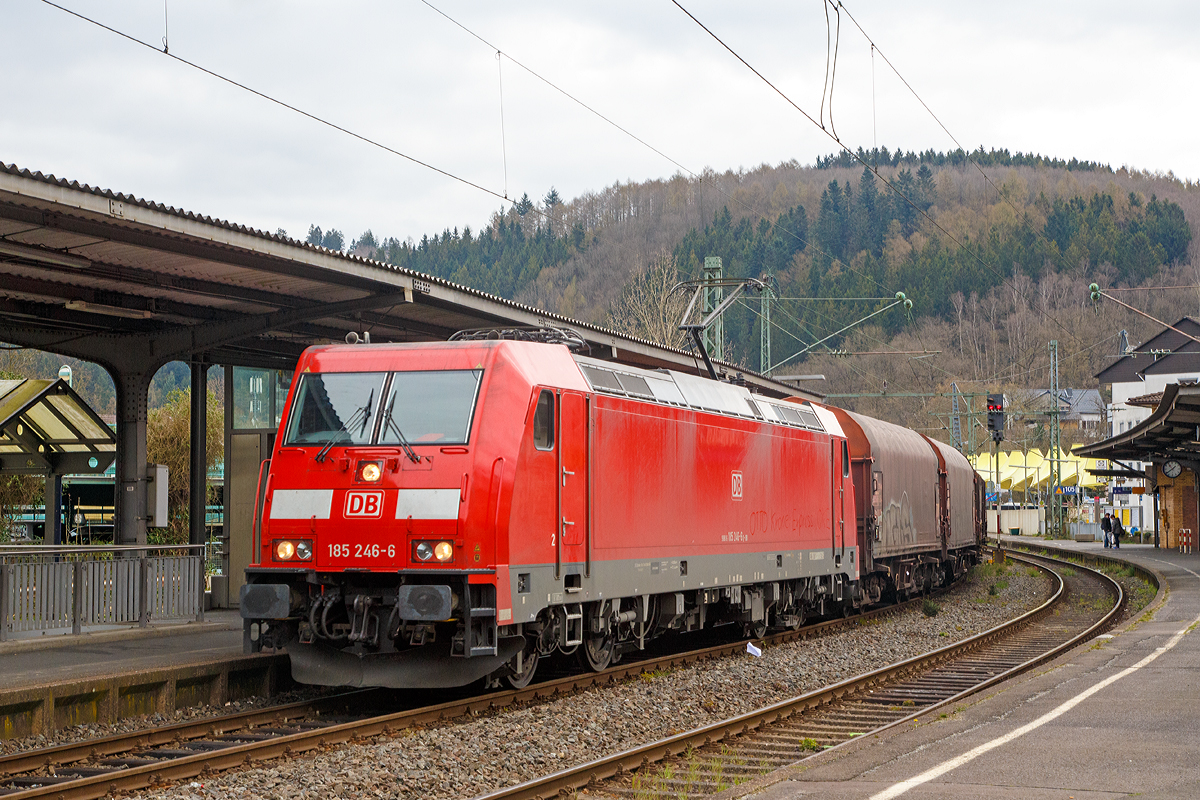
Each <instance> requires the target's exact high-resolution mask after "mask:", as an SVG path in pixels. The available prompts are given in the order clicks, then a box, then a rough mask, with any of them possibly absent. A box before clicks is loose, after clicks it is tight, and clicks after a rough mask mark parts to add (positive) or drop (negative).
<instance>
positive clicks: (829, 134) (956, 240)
mask: <svg viewBox="0 0 1200 800" xmlns="http://www.w3.org/2000/svg"><path fill="white" fill-rule="evenodd" d="M670 2H671V3H672V4H673V5H674V6H675V7H676V8H678V9H679V10H680V11H682V12H683V13H684V14H685V15H686V16H687V17H688V18H689V19H691V20H692V21H693V22H695V23H696V25H698V26H699V27H700V28H701V29H702V30H703V31H704V32H705V33H707V34H708V35H709V36H710V37H712V38H713V40H714V41H716V42H717V43H718V44H719V45H721V47H723V48H725V50H727V51H728V52H729V53H730V54H731V55H732V56H733V57H734V58H736V59H737V60H738V61H740V62H741V63H742V64H743V65H744V66H745V67H746V68H747V69H748V70H750V71H751V72H752V73H754V75H755V76H756V77H758V79H759V80H761V81H762V82H763V83H765V84H766V85H767V86H768V87H770V88H771V90H772V91H774V92H775V93H776V94H778V95H779V96H780V97H781V98H783V100H784V102H786V103H787V104H788V105H790V106H791V107H792V108H794V109H795V110H796V111H798V112H800V114H801V115H802V116H803V117H804V118H805V119H807V120H808V121H809V122H811V123H812V124H813V125H815V126H816V127H818V128H820V129H821V132H822V133H824V134H825V135H826V136H827V137H829V138H830V139H831V140H833V142H835V143H836V144H837V145H838V146H839V147H841V148H842V149H843V150H844V151H845V152H846V153H847V154H848V155H849V156H850V157H851V158H853V159H854V160H856V161H858V162H859V163H860V164H862V165H863V167H865V168H866V169H867V170H870V171H871V172H872V173H873V174H874V175H875V177H876V178H878V179H879V180H880V181H881V182H882V183H883V184H884V185H885V186H887V187H888V188H889V189H891V190H892V191H893V192H895V193H896V195H897V196H898V197H900V198H901V199H902V200H904V201H905V202H906V203H907V204H908V205H910V206H912V208H913V209H914V210H915V211H916V212H917V213H918V214H920V215H921V216H922V217H924V218H925V219H926V220H928V221H929V223H930V224H931V225H933V226H934V227H935V228H937V229H938V230H939V231H941V232H942V234H943V235H944V236H945V237H946V238H947V239H949V240H950V241H952V242H954V243H955V244H956V245H958V247H959V248H960V250H962V251H964V252H966V253H967V254H968V255H969V256H970V257H971V258H973V259H974V260H975V261H977V262H978V263H979V264H980V266H982V267H984V268H985V269H987V270H988V271H990V272H991V273H992V274H994V275H995V276H996V277H997V278H999V279H1000V281H1001V282H1002V283H1005V284H1010V285H1011V281H1010V279H1009V278H1007V277H1006V276H1005V275H1004V274H1003V273H1002V272H1000V271H999V270H998V269H996V267H995V266H993V265H991V264H989V263H988V262H986V261H984V260H983V259H982V258H981V257H980V256H979V254H978V253H977V252H975V251H974V250H971V249H970V248H968V247H967V245H966V244H964V243H963V242H962V241H961V240H959V238H958V237H956V236H954V235H953V234H952V233H950V231H948V230H946V229H945V228H944V227H943V226H942V225H941V224H940V223H939V222H938V221H937V220H935V219H934V218H933V217H932V216H930V215H929V213H928V212H927V211H925V209H923V208H921V207H920V206H919V205H917V203H916V202H914V201H913V200H912V198H910V197H909V196H908V195H906V194H905V193H904V192H902V191H900V190H899V189H898V188H896V186H895V185H894V184H893V183H892V182H891V181H889V180H888V179H887V178H885V177H884V176H883V175H882V174H880V172H879V170H878V169H873V168H872V167H871V165H870V164H868V163H867V162H866V160H865V159H863V158H862V156H860V155H859V154H858V153H856V152H854V151H853V150H851V149H850V148H849V147H848V146H847V145H845V144H844V143H843V142H842V141H841V139H839V138H838V137H837V135H836V134H835V133H833V132H831V131H829V130H826V129H825V127H824V126H823V125H822V124H821V123H819V122H817V121H816V120H814V119H813V118H812V116H811V115H810V114H809V113H808V112H807V111H805V110H804V109H803V108H801V107H800V106H799V105H798V104H797V103H796V102H795V101H794V100H792V98H791V97H789V96H788V95H787V94H786V93H785V92H783V91H782V90H781V89H780V88H779V87H777V86H776V85H775V84H773V83H772V82H771V81H770V80H769V79H768V78H767V77H766V76H765V75H763V74H762V73H761V72H759V71H758V70H757V69H756V68H755V67H754V66H753V65H751V64H750V62H748V61H747V60H746V59H745V58H743V57H742V56H741V54H739V53H738V52H737V51H736V50H734V49H733V48H732V47H730V46H729V45H728V44H726V42H725V40H724V39H722V38H721V37H720V36H718V35H717V34H716V33H715V32H713V30H712V29H710V28H709V27H708V26H707V25H705V24H704V23H703V22H701V21H700V20H699V19H698V18H697V17H696V16H695V15H694V14H692V12H690V11H688V10H687V9H686V8H685V7H684V6H683V5H682V4H681V3H680V2H679V0H670ZM840 5H841V4H840V2H839V6H840ZM1013 288H1015V287H1013ZM1054 322H1055V324H1056V325H1058V326H1059V327H1060V328H1062V330H1063V332H1064V333H1065V334H1067V335H1068V336H1070V337H1071V338H1072V339H1074V340H1075V341H1077V342H1079V343H1080V344H1082V342H1081V341H1080V340H1079V337H1078V336H1076V335H1075V334H1074V333H1072V332H1071V331H1070V330H1068V329H1067V328H1066V326H1064V325H1063V324H1062V323H1061V322H1059V321H1058V320H1054Z"/></svg>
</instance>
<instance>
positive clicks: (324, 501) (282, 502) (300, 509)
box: [271, 489, 333, 519]
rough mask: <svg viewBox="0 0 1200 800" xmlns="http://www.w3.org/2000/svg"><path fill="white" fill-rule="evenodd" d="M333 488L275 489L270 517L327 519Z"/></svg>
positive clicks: (331, 503)
mask: <svg viewBox="0 0 1200 800" xmlns="http://www.w3.org/2000/svg"><path fill="white" fill-rule="evenodd" d="M332 505H333V489H276V490H275V491H274V493H273V494H272V496H271V519H329V509H330V507H331V506H332Z"/></svg>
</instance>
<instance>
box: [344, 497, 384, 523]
mask: <svg viewBox="0 0 1200 800" xmlns="http://www.w3.org/2000/svg"><path fill="white" fill-rule="evenodd" d="M343 516H346V517H371V518H374V519H379V518H380V517H382V516H383V492H346V511H345V512H344V513H343Z"/></svg>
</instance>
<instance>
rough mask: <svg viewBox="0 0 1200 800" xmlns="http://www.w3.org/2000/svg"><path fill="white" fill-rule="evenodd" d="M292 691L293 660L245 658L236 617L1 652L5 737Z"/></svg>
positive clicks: (32, 643) (60, 638)
mask: <svg viewBox="0 0 1200 800" xmlns="http://www.w3.org/2000/svg"><path fill="white" fill-rule="evenodd" d="M290 686H291V677H290V671H289V669H288V664H287V657H286V656H282V655H275V654H262V653H258V654H253V655H246V654H244V653H243V652H242V620H241V617H240V616H239V615H238V612H237V611H216V612H208V613H207V614H206V615H205V621H204V622H175V623H172V622H166V623H159V624H154V625H151V626H148V627H146V628H136V627H134V628H119V629H112V627H111V626H109V629H100V630H91V631H86V632H84V633H82V634H80V635H70V634H66V635H64V634H57V635H50V634H48V635H46V636H40V635H39V636H36V637H34V636H28V635H27V636H22V637H19V638H16V639H14V640H12V641H5V642H2V643H0V738H3V739H12V738H20V737H25V736H38V735H47V734H50V733H52V732H53V731H55V730H58V729H60V728H66V727H70V726H73V725H84V724H94V723H101V724H107V723H113V722H116V721H117V720H120V719H124V718H126V717H136V716H140V715H144V714H163V715H170V714H172V713H174V712H175V711H177V710H179V709H182V708H186V707H190V706H200V705H208V706H222V705H225V704H226V703H229V702H232V701H237V700H243V699H248V698H255V697H264V696H271V695H273V694H275V693H276V692H278V691H281V690H283V689H286V688H289V687H290Z"/></svg>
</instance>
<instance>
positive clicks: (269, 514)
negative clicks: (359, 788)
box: [241, 339, 982, 687]
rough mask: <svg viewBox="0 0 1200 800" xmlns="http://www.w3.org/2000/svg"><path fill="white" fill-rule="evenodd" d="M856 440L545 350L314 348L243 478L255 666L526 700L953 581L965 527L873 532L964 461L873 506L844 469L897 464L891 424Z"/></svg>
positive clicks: (706, 391) (722, 387)
mask: <svg viewBox="0 0 1200 800" xmlns="http://www.w3.org/2000/svg"><path fill="white" fill-rule="evenodd" d="M839 418H840V419H839ZM865 419H866V418H861V417H858V416H856V415H847V414H845V412H838V411H835V410H833V409H828V408H825V407H823V406H820V405H818V404H811V403H805V402H796V401H794V400H793V401H791V402H787V401H780V400H774V399H770V398H765V397H762V396H759V395H752V394H751V393H750V392H749V391H748V390H747V389H746V388H745V387H743V386H738V385H734V384H731V383H723V382H719V381H715V380H709V379H707V378H700V377H696V376H692V375H686V374H682V373H678V372H670V371H665V370H658V371H654V370H644V369H638V368H635V367H627V366H620V365H616V364H614V363H611V362H605V361H600V360H597V359H593V358H588V357H585V356H582V355H576V354H573V353H572V352H571V350H569V349H568V348H567V347H565V346H563V344H551V343H541V342H531V341H512V340H505V339H498V340H496V339H486V340H469V341H451V342H444V343H430V344H406V345H389V344H381V345H336V346H325V347H315V348H310V349H309V350H307V351H305V353H304V354H303V355H302V356H301V359H300V362H299V364H298V366H297V372H296V380H294V381H293V383H292V389H291V395H290V397H289V400H288V406H287V412H286V414H285V415H284V417H283V419H282V422H281V426H280V431H279V435H278V437H277V439H276V444H275V450H274V452H273V454H272V458H271V460H270V462H268V463H267V464H264V470H263V472H262V478H261V479H260V485H259V505H258V509H257V511H256V515H255V519H256V527H255V534H254V536H255V541H254V553H255V557H254V563H253V565H252V566H251V568H250V569H249V570H247V585H246V586H245V587H244V588H243V591H242V598H241V613H242V616H243V618H244V620H245V627H246V642H247V648H248V650H250V651H255V650H258V649H260V648H262V647H263V646H268V647H274V648H281V647H286V648H287V651H288V654H289V656H290V659H291V663H292V671H293V675H294V677H295V678H296V679H297V680H298V681H300V682H302V683H311V684H324V685H349V686H391V687H440V686H457V685H464V684H466V683H469V682H472V681H474V680H478V679H480V678H486V679H487V680H488V681H490V682H496V681H499V680H501V679H503V680H506V681H507V682H508V683H509V684H511V685H514V686H521V685H524V684H526V683H528V682H529V680H530V679H531V678H532V677H533V674H534V671H535V669H536V668H537V663H538V660H539V658H541V657H545V656H548V655H551V654H553V653H554V652H556V651H559V652H564V653H571V652H575V651H578V652H579V653H580V654H581V656H582V657H583V660H584V661H585V662H586V664H588V665H589V666H590V667H591V668H593V669H597V670H599V669H603V668H604V667H606V666H607V665H608V664H609V663H611V662H612V661H614V660H616V659H618V658H620V656H621V655H622V654H623V653H624V652H628V651H630V650H633V649H637V648H642V647H644V646H645V644H646V642H647V641H649V640H651V639H653V638H655V637H657V636H660V635H663V634H665V633H667V632H670V631H690V630H699V629H701V628H705V627H710V626H712V625H716V624H726V623H733V624H738V625H741V626H743V627H744V628H745V630H746V631H747V632H748V633H751V634H753V635H761V634H762V633H763V632H765V630H766V629H767V628H768V627H776V628H780V627H796V626H799V625H800V624H801V623H802V622H803V620H804V618H805V616H806V615H808V614H828V613H832V612H834V611H835V610H842V609H849V608H852V607H855V606H858V605H861V604H862V603H863V602H871V601H873V600H877V599H879V597H880V596H882V595H883V594H884V593H885V592H887V591H890V590H894V589H897V588H899V590H900V591H906V590H907V591H914V590H918V589H919V588H923V587H924V586H925V585H930V584H936V583H940V582H941V581H942V580H944V579H946V578H950V577H953V575H954V574H956V573H957V572H959V571H961V569H962V568H963V567H964V566H965V565H966V564H967V563H969V562H970V560H971V559H972V558H973V556H972V555H971V553H972V552H977V549H978V539H979V531H981V530H982V527H981V526H978V528H977V529H972V530H970V531H968V532H967V533H966V534H965V536H966V537H967V539H969V540H970V542H969V543H963V542H960V541H959V540H954V541H952V540H951V538H950V536H949V531H950V529H951V527H952V526H951V523H953V522H954V521H955V519H954V518H953V517H952V515H951V516H947V515H946V514H944V513H942V512H941V511H938V510H936V509H924V508H923V509H922V514H921V515H919V516H922V517H923V516H926V514H924V512H926V511H929V512H931V513H932V515H933V516H934V517H936V518H937V524H941V521H942V519H943V518H944V519H945V522H946V524H947V526H951V527H947V528H946V531H947V535H946V536H942V535H941V533H940V532H935V534H936V536H938V537H939V538H938V540H937V543H936V544H937V552H935V551H934V546H933V544H931V541H932V540H930V538H929V536H925V535H921V536H917V537H916V539H914V540H913V542H912V544H913V546H912V547H909V546H908V544H909V543H908V541H907V540H905V541H904V542H898V543H897V546H895V547H893V546H892V545H891V539H890V538H886V539H885V538H881V537H884V536H885V534H886V535H887V536H890V533H888V532H889V531H890V530H891V528H889V527H887V526H886V525H884V526H879V525H875V520H876V519H879V520H886V519H891V518H892V517H895V516H896V514H900V515H901V516H903V514H905V513H910V512H911V510H912V502H913V501H916V502H919V503H926V504H927V501H928V502H933V503H934V504H935V505H936V504H939V503H940V504H941V505H940V506H938V508H945V509H947V510H948V509H950V508H951V506H950V499H949V498H950V494H951V493H952V492H953V491H961V488H962V486H961V484H962V478H963V475H962V474H960V473H961V471H960V470H959V467H960V466H961V465H960V464H959V463H958V462H957V461H954V460H953V456H957V457H958V459H960V460H961V461H962V462H963V463H965V459H963V458H962V456H961V455H958V454H957V453H956V452H954V451H952V450H950V451H949V452H950V453H952V454H953V456H950V455H949V454H943V456H942V457H941V458H942V460H941V461H940V462H938V463H941V464H942V465H943V475H944V476H945V475H947V474H949V475H950V477H948V478H946V479H944V480H943V481H942V483H941V484H939V483H938V478H937V477H936V475H934V474H933V472H932V471H930V473H929V475H928V476H927V477H928V480H927V481H926V482H925V483H926V484H928V487H929V491H927V492H924V489H923V490H922V491H923V492H924V493H923V494H921V495H919V496H918V495H916V494H914V495H912V496H911V498H909V496H908V495H907V494H905V496H904V498H901V499H899V500H897V508H898V510H896V511H895V512H894V513H892V512H891V511H889V508H884V507H878V508H877V507H876V506H879V505H880V503H882V502H883V498H884V497H885V496H886V495H885V494H880V493H879V492H876V495H874V496H873V495H870V494H869V493H868V494H867V497H868V498H871V500H870V501H869V502H864V499H863V498H862V497H857V496H856V488H857V487H858V486H861V484H860V483H859V481H855V480H854V479H853V478H852V466H853V467H854V469H855V470H856V474H855V476H854V477H857V478H859V480H860V481H861V480H862V479H864V476H866V477H865V479H870V478H871V469H872V467H871V465H875V466H876V469H875V475H876V476H879V475H881V474H882V468H884V467H889V466H890V467H891V468H896V465H895V464H892V465H889V464H888V463H887V455H886V448H887V445H886V443H883V442H876V441H875V440H874V439H872V438H871V436H872V435H873V434H874V433H877V430H885V431H887V430H890V428H895V427H896V426H888V427H887V428H879V429H876V428H871V427H870V424H869V423H868V425H867V427H866V428H864V426H863V420H865ZM870 422H872V423H876V425H878V426H886V425H887V424H886V423H878V421H874V420H872V421H870ZM847 426H849V427H851V428H852V430H851V438H850V440H848V439H847V436H846V433H845V432H844V429H845V428H846V427H847ZM864 430H868V431H870V433H867V434H864V433H863V431H864ZM897 430H899V431H903V432H904V433H905V434H908V435H909V436H913V437H918V439H920V438H921V437H919V435H918V434H913V433H912V432H909V431H904V429H899V428H897ZM875 438H876V439H877V438H878V436H876V437H875ZM925 441H926V442H927V441H928V440H925ZM910 443H911V442H910ZM851 445H854V448H855V452H854V454H853V456H852V454H851ZM926 449H927V452H928V453H930V456H929V460H932V461H935V462H936V461H937V458H935V457H934V456H933V455H932V453H933V452H934V451H936V452H938V453H942V451H943V450H949V448H941V449H938V448H937V446H936V444H935V443H928V444H927V445H926ZM947 462H949V463H951V465H952V466H951V468H950V470H949V473H947V471H946V469H945V464H946V463H947ZM901 467H903V465H901ZM968 468H969V465H968ZM935 469H936V467H935ZM972 474H973V473H972ZM898 485H899V484H897V486H898ZM939 487H942V488H939ZM859 491H861V489H860V490H859ZM970 491H971V492H972V493H973V494H977V493H978V490H977V487H976V486H975V485H974V483H972V485H971V487H970ZM927 495H928V496H927ZM935 495H936V496H935ZM872 503H875V505H872ZM963 503H965V506H964V507H966V508H971V507H972V505H973V504H974V498H973V497H967V498H965V499H964V500H963ZM884 505H886V503H884ZM888 513H892V517H889V516H888ZM919 522H920V524H922V525H923V524H925V521H924V519H923V518H922V519H921V520H920V521H919ZM916 524H917V522H914V525H916ZM900 527H901V528H903V526H900ZM904 530H907V529H904ZM940 530H941V529H939V531H940ZM905 535H907V534H905ZM860 541H862V542H863V543H864V545H865V547H866V548H867V552H864V549H863V546H860ZM864 566H865V567H866V568H867V572H866V573H863V576H864V577H866V578H869V580H860V570H861V569H863V568H864ZM897 575H902V576H905V577H902V578H901V580H900V581H899V582H897V580H896V576H897Z"/></svg>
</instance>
